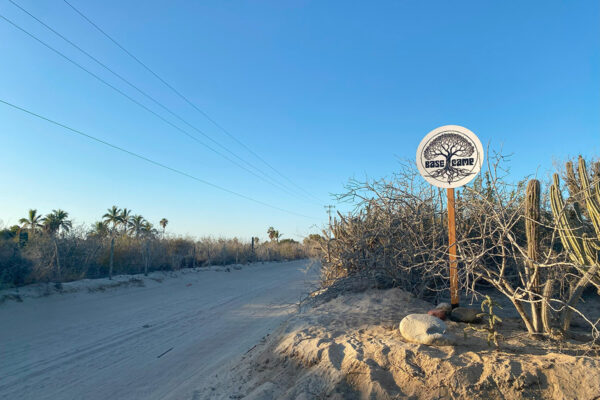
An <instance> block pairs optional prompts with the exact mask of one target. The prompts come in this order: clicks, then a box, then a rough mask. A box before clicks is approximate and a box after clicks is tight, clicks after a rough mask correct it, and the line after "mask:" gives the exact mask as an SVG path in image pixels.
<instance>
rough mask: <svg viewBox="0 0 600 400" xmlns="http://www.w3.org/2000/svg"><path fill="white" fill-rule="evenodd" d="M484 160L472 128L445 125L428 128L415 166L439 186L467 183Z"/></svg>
mask: <svg viewBox="0 0 600 400" xmlns="http://www.w3.org/2000/svg"><path fill="white" fill-rule="evenodd" d="M482 164H483V147H482V146H481V142H480V141H479V138H478V137H477V136H475V134H474V133H473V132H471V131H470V130H468V129H467V128H464V127H462V126H458V125H446V126H441V127H439V128H437V129H434V130H432V131H431V132H429V133H428V134H427V135H426V136H425V137H424V138H423V140H422V141H421V144H419V148H418V149H417V167H418V168H419V172H420V173H421V175H422V176H423V178H425V180H426V181H427V182H429V183H431V184H432V185H434V186H437V187H441V188H447V189H448V188H457V187H460V186H463V185H466V184H467V183H469V182H470V181H471V180H472V179H473V178H474V177H475V175H477V173H479V170H480V169H481V165H482Z"/></svg>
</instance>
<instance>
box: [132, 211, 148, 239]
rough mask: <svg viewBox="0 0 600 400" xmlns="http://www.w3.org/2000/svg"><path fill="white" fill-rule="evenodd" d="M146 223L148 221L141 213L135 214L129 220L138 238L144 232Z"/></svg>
mask: <svg viewBox="0 0 600 400" xmlns="http://www.w3.org/2000/svg"><path fill="white" fill-rule="evenodd" d="M144 223H146V220H145V219H144V217H142V216H141V215H134V216H133V217H131V219H130V220H129V226H130V228H131V232H133V234H134V235H135V237H136V238H137V237H139V236H140V234H141V233H142V230H143V229H144Z"/></svg>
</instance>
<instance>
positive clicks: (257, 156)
mask: <svg viewBox="0 0 600 400" xmlns="http://www.w3.org/2000/svg"><path fill="white" fill-rule="evenodd" d="M63 1H64V2H65V3H66V4H67V5H68V6H69V7H71V9H73V10H74V11H75V12H76V13H77V14H79V15H80V16H81V17H82V18H83V19H85V20H86V21H87V22H88V23H89V24H90V25H92V26H93V27H94V28H96V29H97V30H98V31H99V32H100V33H101V34H102V35H104V36H105V37H106V38H107V39H108V40H110V41H111V42H112V43H114V44H115V45H116V46H117V47H119V48H120V49H121V50H123V52H125V53H126V54H127V55H128V56H129V57H131V58H132V59H133V60H134V61H135V62H137V63H138V64H139V65H141V66H142V67H143V68H144V69H146V70H147V71H148V72H150V73H151V74H152V75H154V77H156V78H157V79H158V80H159V81H161V82H162V83H163V84H164V85H165V86H167V87H168V88H169V89H171V91H173V93H175V94H176V95H177V96H178V97H179V98H181V99H182V100H183V101H185V102H186V103H187V104H188V105H190V106H191V107H192V108H194V109H195V110H196V111H198V112H199V113H201V114H202V115H203V116H204V117H205V118H206V119H208V120H209V121H210V122H211V123H212V124H214V125H215V126H216V127H217V128H219V129H220V130H221V131H222V132H223V133H225V134H226V135H227V136H229V137H230V138H231V139H233V140H234V141H235V142H237V143H238V144H239V145H240V146H242V147H243V148H245V149H246V150H247V151H248V152H249V153H250V154H252V155H253V156H254V157H256V158H257V159H258V160H260V161H261V162H262V163H263V164H265V165H266V166H267V167H268V168H269V169H271V170H273V171H274V172H275V173H276V174H277V175H279V176H280V177H282V178H283V179H285V180H286V181H288V182H290V183H291V184H292V185H293V186H295V187H296V188H298V189H299V190H300V191H302V192H303V193H305V194H306V195H308V196H310V197H312V198H313V199H315V200H316V201H318V202H319V203H322V201H321V200H320V199H319V198H317V197H316V196H314V195H313V194H312V193H310V192H308V191H307V190H305V189H304V188H302V187H301V186H299V185H298V184H296V183H295V182H294V181H293V180H291V179H290V178H288V177H287V176H285V175H284V174H282V173H281V171H279V170H278V169H277V168H275V167H273V166H272V165H271V164H270V163H269V162H267V161H266V160H265V159H264V158H263V157H261V156H260V155H258V154H257V153H256V152H254V151H253V150H252V149H251V148H249V147H248V146H247V145H246V144H244V143H243V142H242V141H241V140H239V139H238V138H237V137H235V135H233V134H232V133H230V132H229V131H228V130H227V129H225V128H224V127H223V126H221V124H219V123H218V122H217V121H215V120H214V119H213V118H212V117H211V116H210V115H208V114H207V113H206V112H205V111H203V110H202V109H201V108H199V107H198V106H196V104H194V103H193V102H192V101H191V100H189V99H188V98H187V97H186V96H184V95H183V94H182V93H181V92H179V91H178V90H177V89H175V88H174V87H173V86H172V85H171V84H169V83H168V82H167V81H166V80H165V79H163V78H162V77H161V76H160V75H158V74H157V73H156V72H154V71H153V70H152V69H151V68H150V67H148V66H147V65H146V64H145V63H143V62H142V61H141V60H140V59H139V58H137V57H136V56H135V55H134V54H132V53H131V52H130V51H129V50H127V49H126V48H125V47H124V46H122V45H121V44H120V43H119V42H118V41H117V40H116V39H114V38H113V37H112V36H110V35H109V34H108V33H106V32H105V31H104V30H103V29H102V28H100V27H99V26H98V25H97V24H96V23H94V21H92V20H91V19H90V18H88V17H87V16H86V15H85V14H84V13H83V12H81V11H80V10H79V9H77V8H76V7H75V6H74V5H72V4H71V3H69V2H68V1H67V0H63Z"/></svg>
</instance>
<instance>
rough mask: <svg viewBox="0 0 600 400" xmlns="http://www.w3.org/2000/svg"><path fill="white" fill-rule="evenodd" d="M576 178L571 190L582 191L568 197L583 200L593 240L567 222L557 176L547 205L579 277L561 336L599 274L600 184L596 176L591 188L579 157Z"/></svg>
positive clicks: (570, 300) (562, 318) (568, 303)
mask: <svg viewBox="0 0 600 400" xmlns="http://www.w3.org/2000/svg"><path fill="white" fill-rule="evenodd" d="M567 168H568V167H567ZM571 171H572V168H571ZM573 175H574V174H573ZM578 175H579V184H578V185H573V186H579V187H581V191H580V192H579V193H571V197H576V196H580V198H583V204H582V206H583V205H585V210H586V213H585V214H586V215H587V217H588V218H589V220H590V222H591V224H592V226H593V227H594V231H595V233H596V237H595V238H592V237H589V236H588V235H587V234H586V233H581V234H578V232H583V230H584V227H583V226H578V227H574V226H573V224H572V222H571V221H570V219H569V217H568V215H567V213H566V212H565V211H566V210H565V202H564V200H563V197H562V194H561V191H560V181H559V178H558V175H557V174H554V183H553V184H552V186H551V187H550V205H551V207H552V213H553V214H554V218H555V220H556V223H557V226H558V233H559V236H560V240H561V242H562V244H563V247H564V248H565V249H566V251H567V254H568V255H569V257H570V258H571V260H572V261H573V262H574V263H575V266H576V268H577V269H578V270H579V271H580V273H581V274H582V276H581V278H580V279H579V280H578V281H577V282H576V283H575V284H574V286H573V287H572V290H571V296H570V298H569V299H568V301H567V304H566V305H567V307H566V308H565V309H564V310H563V313H562V316H561V326H562V330H563V332H566V331H567V330H568V329H569V326H570V322H571V315H572V308H573V307H574V306H575V304H576V303H577V302H578V301H579V298H580V297H581V293H582V292H583V289H584V288H585V286H586V285H587V284H588V282H589V281H590V280H594V281H598V280H599V279H600V276H599V274H598V271H599V270H600V265H599V263H598V251H599V250H600V181H599V180H598V176H594V178H595V182H594V183H593V184H591V185H590V181H589V177H588V173H587V169H586V166H585V161H584V160H583V158H582V157H581V156H580V157H579V162H578Z"/></svg>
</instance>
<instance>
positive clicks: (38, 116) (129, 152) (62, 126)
mask: <svg viewBox="0 0 600 400" xmlns="http://www.w3.org/2000/svg"><path fill="white" fill-rule="evenodd" d="M0 103H2V104H4V105H7V106H9V107H12V108H14V109H16V110H19V111H22V112H24V113H26V114H29V115H31V116H34V117H36V118H38V119H41V120H44V121H46V122H49V123H51V124H53V125H56V126H59V127H61V128H64V129H66V130H68V131H70V132H72V133H74V134H76V135H79V136H83V137H85V138H87V139H90V140H92V141H94V142H96V143H100V144H102V145H104V146H107V147H110V148H112V149H115V150H118V151H120V152H122V153H125V154H128V155H130V156H133V157H136V158H138V159H140V160H143V161H145V162H147V163H150V164H153V165H155V166H157V167H160V168H163V169H166V170H169V171H171V172H174V173H176V174H179V175H182V176H185V177H186V178H190V179H193V180H195V181H197V182H200V183H202V184H204V185H207V186H211V187H213V188H215V189H218V190H221V191H223V192H226V193H229V194H233V195H235V196H238V197H241V198H243V199H245V200H249V201H252V202H254V203H257V204H260V205H262V206H265V207H269V208H272V209H275V210H278V211H281V212H285V213H288V214H292V215H296V216H299V217H303V218H308V219H315V220H316V219H317V218H314V217H309V216H308V215H304V214H300V213H297V212H295V211H291V210H287V209H285V208H281V207H278V206H274V205H272V204H269V203H265V202H264V201H261V200H257V199H255V198H253V197H250V196H247V195H245V194H242V193H239V192H236V191H234V190H231V189H227V188H225V187H223V186H220V185H217V184H215V183H212V182H209V181H207V180H204V179H202V178H198V177H197V176H194V175H192V174H189V173H187V172H184V171H181V170H179V169H177V168H173V167H169V166H168V165H166V164H163V163H161V162H159V161H155V160H153V159H151V158H148V157H146V156H143V155H141V154H138V153H135V152H133V151H131V150H127V149H125V148H124V147H120V146H117V145H115V144H112V143H110V142H107V141H106V140H102V139H100V138H97V137H95V136H93V135H90V134H88V133H85V132H83V131H80V130H78V129H75V128H72V127H70V126H68V125H66V124H63V123H60V122H57V121H55V120H53V119H51V118H48V117H45V116H43V115H40V114H37V113H35V112H33V111H30V110H28V109H26V108H23V107H20V106H18V105H16V104H13V103H11V102H8V101H6V100H3V99H0Z"/></svg>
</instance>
